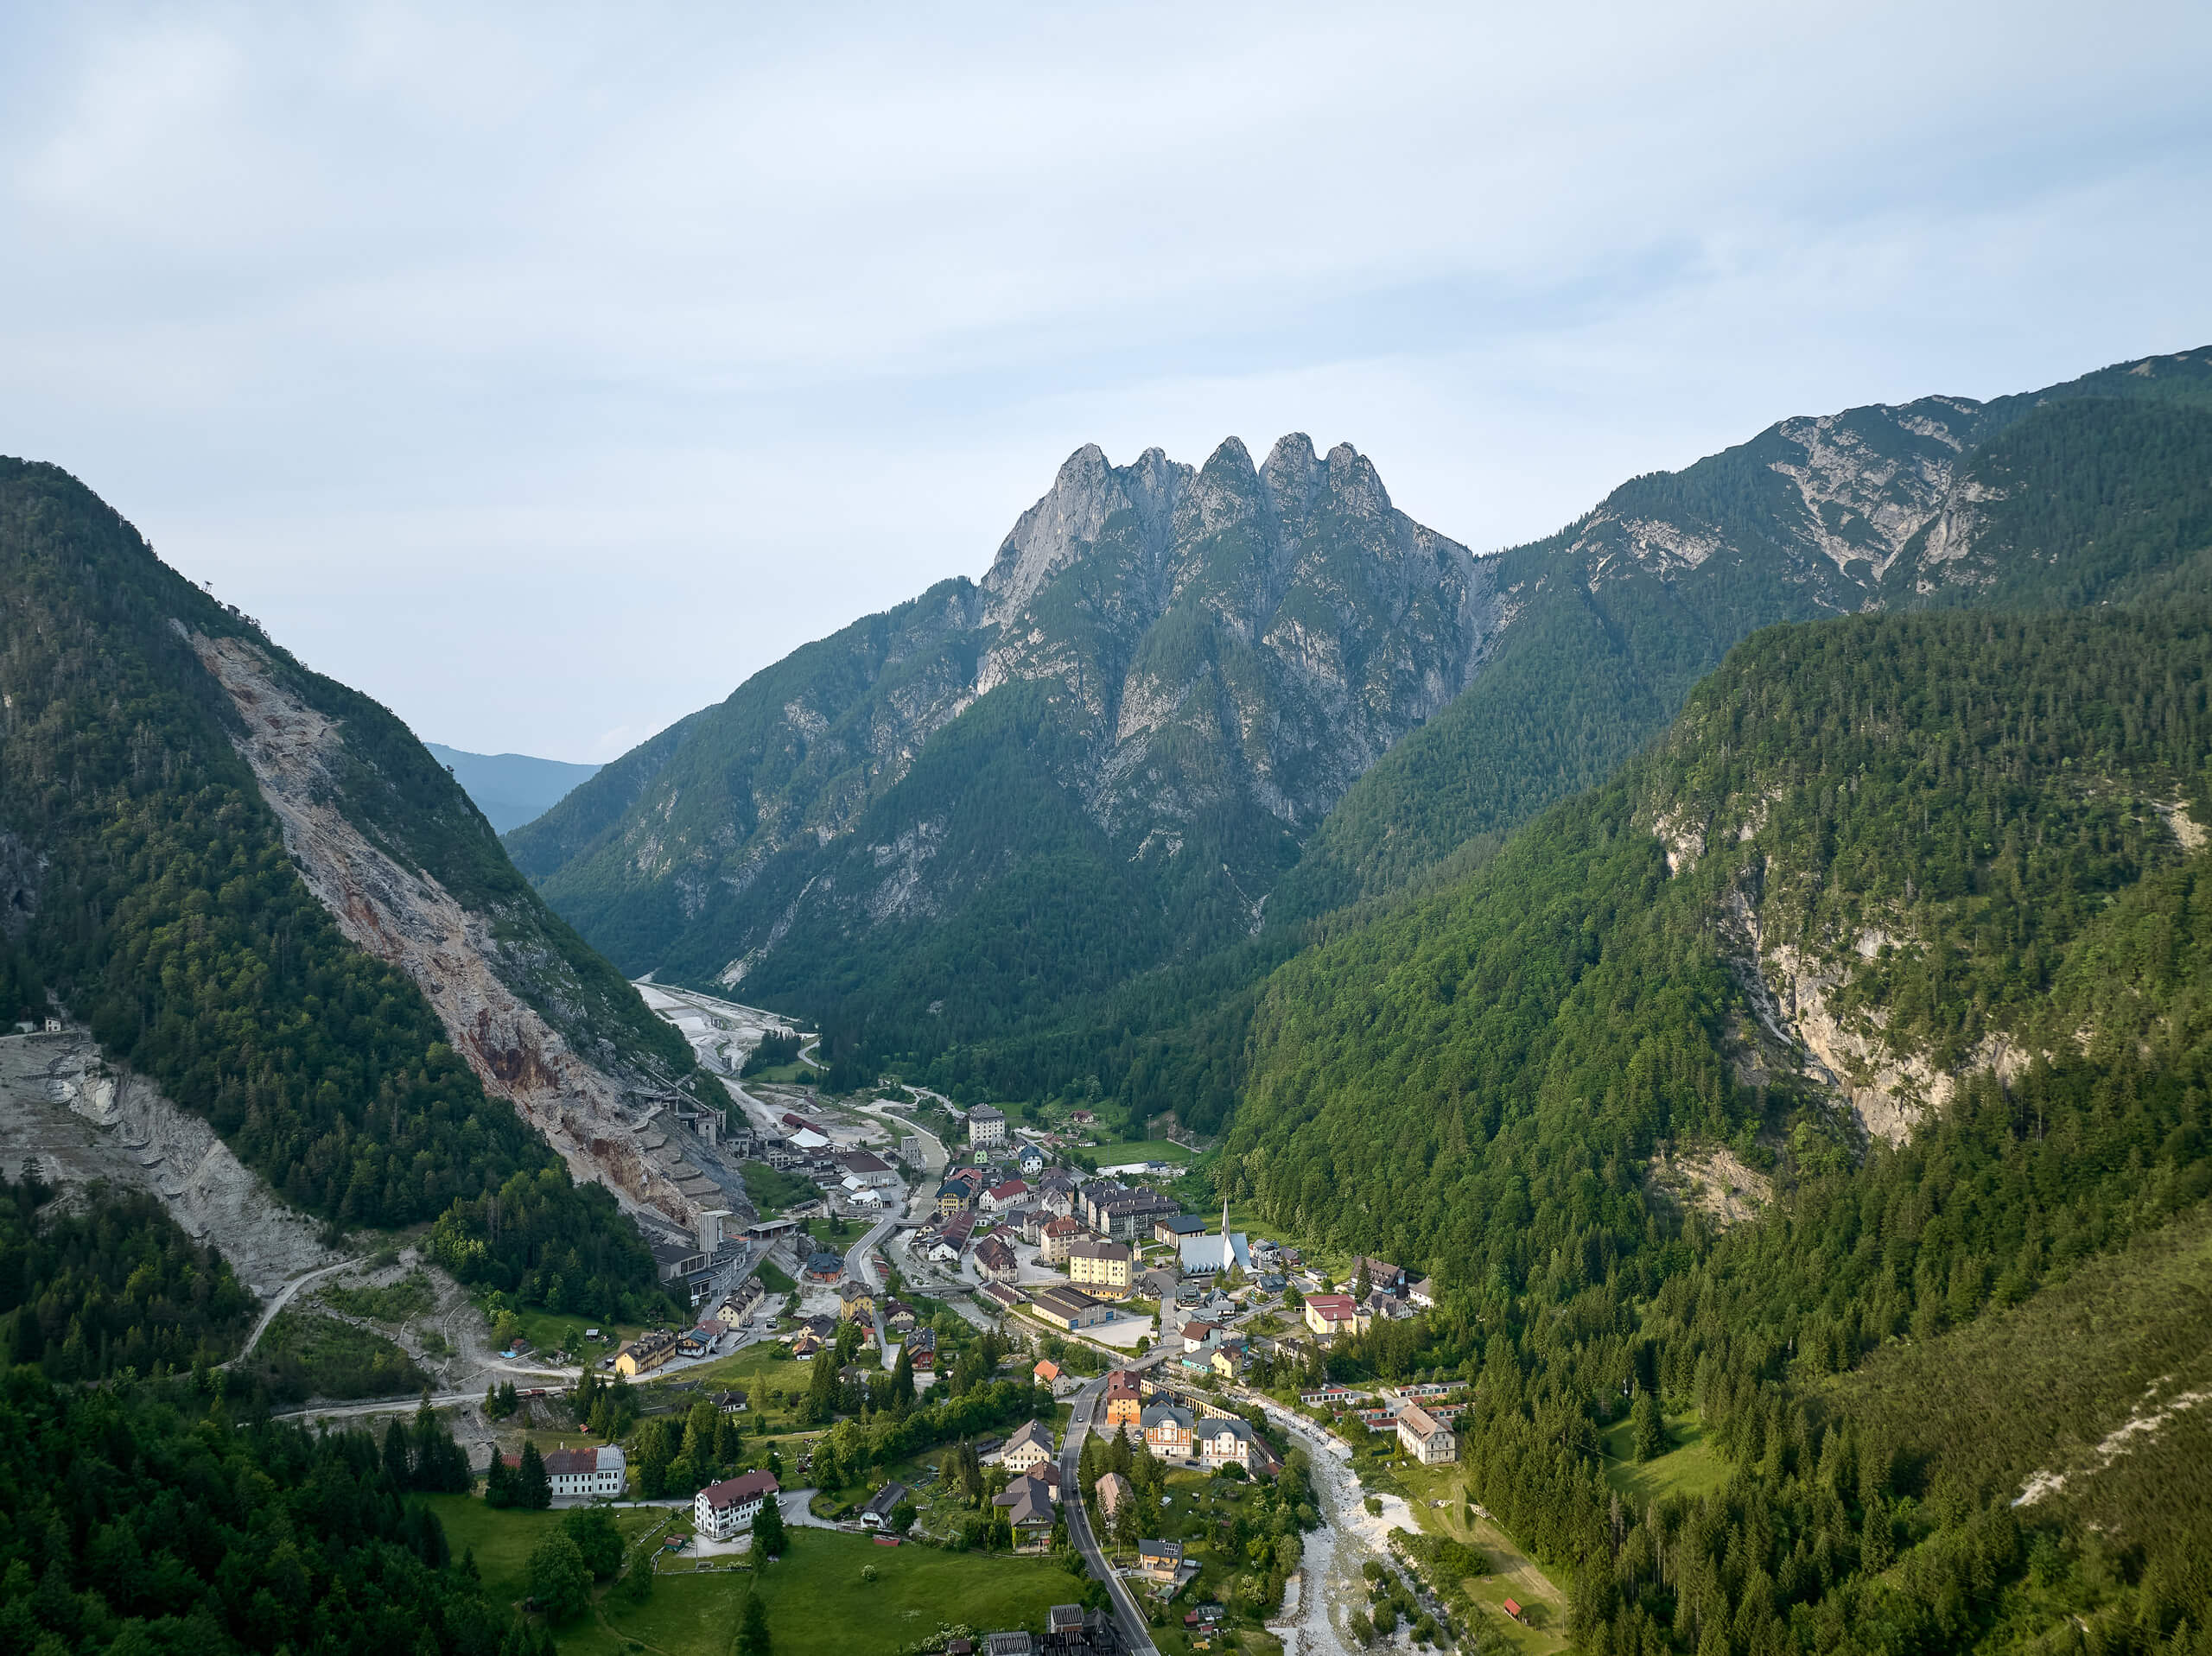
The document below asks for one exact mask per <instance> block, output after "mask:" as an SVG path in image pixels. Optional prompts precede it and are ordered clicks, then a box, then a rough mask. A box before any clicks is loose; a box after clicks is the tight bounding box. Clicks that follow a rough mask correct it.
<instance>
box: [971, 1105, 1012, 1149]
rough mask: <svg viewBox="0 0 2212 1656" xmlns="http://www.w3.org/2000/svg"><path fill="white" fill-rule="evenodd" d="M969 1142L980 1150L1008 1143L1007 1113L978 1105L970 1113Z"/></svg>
mask: <svg viewBox="0 0 2212 1656" xmlns="http://www.w3.org/2000/svg"><path fill="white" fill-rule="evenodd" d="M968 1142H969V1144H970V1145H973V1146H975V1147H976V1149H978V1150H982V1149H984V1148H986V1147H987V1146H988V1145H1002V1144H1004V1143H1005V1142H1006V1112H1005V1111H1004V1110H995V1109H993V1108H992V1107H990V1106H989V1105H988V1104H978V1105H977V1106H976V1107H975V1108H974V1109H972V1110H970V1111H969V1112H968Z"/></svg>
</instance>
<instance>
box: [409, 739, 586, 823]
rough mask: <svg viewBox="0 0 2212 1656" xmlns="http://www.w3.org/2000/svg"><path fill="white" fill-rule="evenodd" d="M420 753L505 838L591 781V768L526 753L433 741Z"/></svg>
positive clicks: (425, 744)
mask: <svg viewBox="0 0 2212 1656" xmlns="http://www.w3.org/2000/svg"><path fill="white" fill-rule="evenodd" d="M423 751H424V752H427V753H429V756H430V757H431V758H434V759H435V760H436V761H437V762H438V763H439V764H440V765H444V766H445V768H446V769H447V770H448V771H451V772H452V773H453V779H454V781H455V782H458V783H459V784H461V788H462V790H463V791H465V792H466V793H467V795H468V798H469V802H470V803H472V804H474V806H475V807H476V809H478V810H480V811H482V812H483V813H484V820H485V821H486V822H489V823H490V824H491V825H492V828H493V832H494V833H498V834H505V833H506V832H507V831H508V830H509V829H511V828H520V827H521V826H522V825H523V824H524V822H536V821H537V819H538V818H539V817H541V816H543V815H545V813H546V812H547V811H549V810H551V809H553V807H554V806H556V805H557V804H559V803H561V801H562V800H563V799H564V798H565V797H567V796H569V794H570V793H573V792H574V791H575V790H576V789H577V788H578V787H580V786H581V785H582V784H584V783H587V782H588V781H590V780H591V778H592V777H593V776H594V774H595V773H596V772H597V771H598V770H599V767H598V766H597V765H569V764H567V763H564V762H563V761H562V760H560V759H539V758H531V756H530V755H529V754H527V753H468V752H462V751H461V749H460V748H457V747H446V746H441V745H440V744H439V743H436V742H425V743H423Z"/></svg>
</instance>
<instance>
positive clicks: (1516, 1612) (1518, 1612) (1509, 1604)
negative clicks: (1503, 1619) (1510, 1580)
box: [1497, 1599, 1528, 1621]
mask: <svg viewBox="0 0 2212 1656" xmlns="http://www.w3.org/2000/svg"><path fill="white" fill-rule="evenodd" d="M1497 1608H1499V1609H1501V1610H1503V1611H1504V1612H1505V1613H1506V1615H1510V1616H1511V1617H1512V1618H1513V1619H1514V1620H1515V1621H1521V1620H1522V1618H1523V1617H1525V1616H1526V1615H1528V1612H1527V1611H1526V1610H1524V1609H1522V1608H1521V1606H1520V1605H1519V1604H1518V1603H1517V1602H1515V1601H1514V1600H1512V1599H1508V1600H1506V1601H1505V1602H1504V1603H1503V1604H1501V1605H1499V1606H1498V1607H1497Z"/></svg>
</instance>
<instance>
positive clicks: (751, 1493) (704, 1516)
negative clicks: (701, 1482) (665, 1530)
mask: <svg viewBox="0 0 2212 1656" xmlns="http://www.w3.org/2000/svg"><path fill="white" fill-rule="evenodd" d="M776 1494H777V1484H776V1480H775V1479H774V1477H773V1476H772V1475H770V1474H768V1473H766V1472H747V1473H743V1474H741V1475H739V1476H737V1477H734V1478H724V1479H723V1480H722V1481H721V1482H720V1483H710V1484H709V1485H708V1486H707V1487H706V1488H703V1489H702V1490H701V1491H699V1493H698V1494H697V1495H696V1496H695V1497H694V1498H693V1500H692V1502H691V1527H692V1528H693V1529H695V1530H696V1531H697V1532H699V1533H700V1534H701V1535H703V1536H705V1537H706V1538H707V1539H709V1541H727V1540H728V1539H730V1538H731V1537H732V1536H734V1535H735V1534H737V1533H739V1532H741V1531H744V1530H749V1529H751V1528H752V1527H753V1520H754V1519H756V1518H758V1517H759V1516H760V1509H761V1507H765V1506H766V1505H767V1504H768V1502H770V1501H773V1500H774V1499H775V1498H776Z"/></svg>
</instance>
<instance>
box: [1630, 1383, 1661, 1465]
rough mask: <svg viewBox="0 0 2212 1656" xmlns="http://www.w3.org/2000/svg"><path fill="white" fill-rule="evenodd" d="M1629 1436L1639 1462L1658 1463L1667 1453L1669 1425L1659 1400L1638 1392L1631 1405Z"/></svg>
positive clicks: (1649, 1394)
mask: <svg viewBox="0 0 2212 1656" xmlns="http://www.w3.org/2000/svg"><path fill="white" fill-rule="evenodd" d="M1628 1418H1629V1436H1630V1440H1631V1441H1632V1442H1633V1443H1634V1444H1635V1456H1636V1458H1637V1460H1639V1461H1656V1460H1657V1459H1658V1458H1659V1457H1660V1456H1662V1455H1664V1454H1665V1453H1666V1452H1667V1424H1666V1421H1665V1420H1664V1419H1663V1418H1662V1416H1661V1414H1660V1412H1659V1399H1657V1398H1656V1397H1654V1396H1652V1395H1651V1393H1649V1392H1638V1393H1637V1394H1636V1401H1635V1402H1633V1403H1631V1404H1630V1405H1629V1410H1628Z"/></svg>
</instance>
